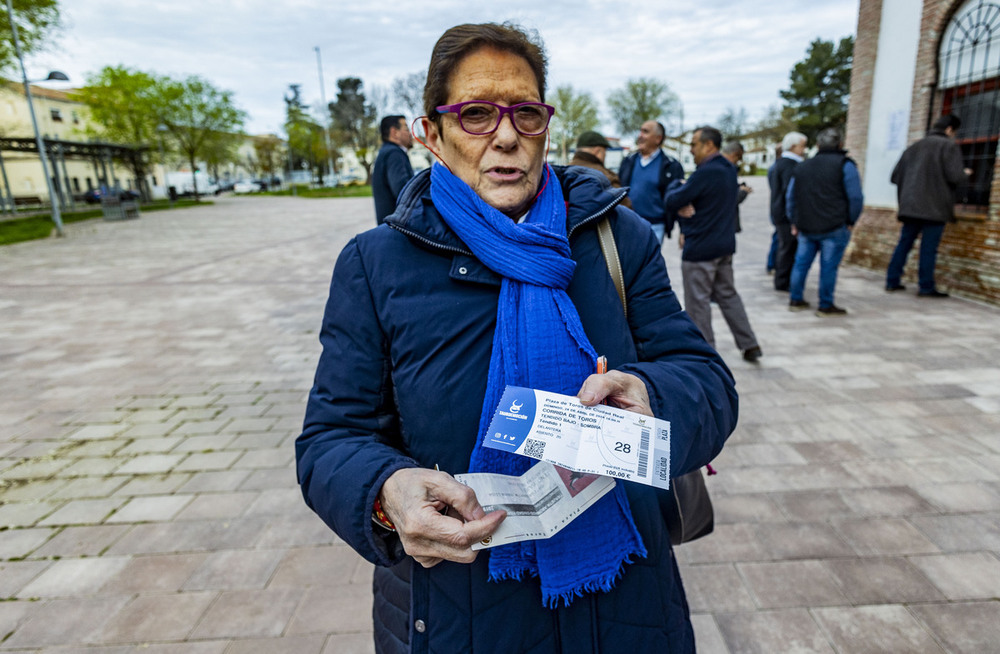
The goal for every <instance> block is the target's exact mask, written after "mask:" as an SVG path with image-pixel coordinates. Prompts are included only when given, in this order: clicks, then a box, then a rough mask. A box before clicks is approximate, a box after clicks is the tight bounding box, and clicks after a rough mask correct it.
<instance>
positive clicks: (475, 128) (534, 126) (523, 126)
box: [437, 100, 556, 136]
mask: <svg viewBox="0 0 1000 654" xmlns="http://www.w3.org/2000/svg"><path fill="white" fill-rule="evenodd" d="M437 110H438V112H440V113H442V114H447V113H453V114H455V116H457V117H458V124H459V126H461V128H462V130H464V131H465V132H468V133H469V134H474V135H476V136H485V135H486V134H492V133H493V132H495V131H497V128H498V127H500V121H501V120H503V116H504V114H509V115H510V122H511V124H512V125H514V129H515V130H517V133H518V134H520V135H521V136H540V135H541V134H544V133H545V130H546V129H548V127H549V120H551V119H552V114H554V113H555V112H556V110H555V107H551V106H549V105H547V104H542V103H541V102H521V103H518V104H515V105H511V106H509V107H505V106H503V105H502V104H496V103H495V102H486V101H485V100H470V101H469V102H459V103H458V104H443V105H441V106H440V107H437Z"/></svg>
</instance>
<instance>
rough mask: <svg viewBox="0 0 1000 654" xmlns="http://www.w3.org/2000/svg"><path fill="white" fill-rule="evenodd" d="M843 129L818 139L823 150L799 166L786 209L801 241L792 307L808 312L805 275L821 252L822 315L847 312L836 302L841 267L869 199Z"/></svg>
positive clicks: (791, 291) (827, 131)
mask: <svg viewBox="0 0 1000 654" xmlns="http://www.w3.org/2000/svg"><path fill="white" fill-rule="evenodd" d="M843 145H844V139H843V135H841V133H840V130H837V129H834V128H828V129H825V130H823V131H822V132H820V133H819V136H817V137H816V146H817V147H818V148H819V152H817V153H816V156H815V157H813V158H812V159H809V160H807V161H803V162H802V163H800V164H799V165H798V166H796V167H795V171H794V172H793V173H792V179H791V181H789V183H788V192H787V194H786V196H785V210H786V212H787V214H788V219H789V220H790V221H791V223H792V231H793V233H795V234H796V235H797V237H798V247H797V249H796V251H795V264H794V265H793V266H792V279H791V284H790V287H789V301H788V308H789V310H791V311H801V310H803V309H808V308H809V303H808V302H807V301H806V300H805V298H804V297H803V296H804V292H805V285H806V276H807V275H808V274H809V268H810V267H811V266H812V263H813V259H815V258H816V253H817V252H819V307H818V308H817V310H816V315H817V316H820V317H824V318H825V317H829V316H843V315H846V314H847V309H843V308H841V307H838V306H837V305H836V304H834V302H833V293H834V289H835V288H836V286H837V269H838V268H839V267H840V260H841V259H842V258H843V256H844V249H845V248H847V243H848V241H850V240H851V228H852V227H854V223H856V222H857V220H858V217H859V216H860V215H861V208H862V207H863V206H864V196H863V195H862V193H861V178H860V176H859V175H858V167H857V165H856V164H855V163H854V161H852V160H851V159H850V158H849V157H848V156H847V153H846V151H845V150H844V149H843Z"/></svg>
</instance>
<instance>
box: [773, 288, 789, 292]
mask: <svg viewBox="0 0 1000 654" xmlns="http://www.w3.org/2000/svg"><path fill="white" fill-rule="evenodd" d="M774 290H776V291H778V292H779V293H787V292H788V291H789V288H788V287H787V286H775V287H774Z"/></svg>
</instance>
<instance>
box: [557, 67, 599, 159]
mask: <svg viewBox="0 0 1000 654" xmlns="http://www.w3.org/2000/svg"><path fill="white" fill-rule="evenodd" d="M549 101H550V102H551V103H552V106H553V107H555V108H556V113H555V115H554V116H552V123H551V124H550V125H549V134H551V135H552V141H553V143H555V145H556V147H557V148H559V151H560V152H561V153H562V160H563V161H567V160H568V157H569V147H570V146H571V145H572V144H573V142H574V141H575V140H576V138H577V137H578V136H580V134H582V133H584V132H586V131H588V130H592V129H594V128H595V127H597V124H598V123H599V122H600V120H599V119H598V118H597V105H596V104H595V103H594V98H593V96H591V95H590V94H589V93H586V92H580V93H577V92H576V91H575V90H574V89H573V87H572V86H570V85H569V84H566V85H564V86H559V87H557V88H556V92H555V93H554V94H552V96H551V97H550V98H549Z"/></svg>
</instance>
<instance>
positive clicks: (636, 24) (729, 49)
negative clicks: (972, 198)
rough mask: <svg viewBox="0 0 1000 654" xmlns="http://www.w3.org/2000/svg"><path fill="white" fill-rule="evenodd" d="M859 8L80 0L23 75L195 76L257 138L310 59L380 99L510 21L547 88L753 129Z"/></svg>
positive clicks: (835, 2)
mask: <svg viewBox="0 0 1000 654" xmlns="http://www.w3.org/2000/svg"><path fill="white" fill-rule="evenodd" d="M857 6H858V0H808V2H806V1H802V0H769V2H768V3H766V4H765V3H757V2H745V1H744V0H701V1H699V0H671V1H670V2H663V1H659V2H651V1H644V0H614V1H612V0H574V1H569V0H550V1H548V2H541V1H538V0H535V1H533V2H526V1H524V0H508V1H507V2H504V3H492V4H488V5H486V4H480V3H469V2H467V1H464V0H463V1H459V0H438V1H436V2H434V3H401V2H398V1H394V2H389V1H385V0H367V1H365V2H352V3H346V2H339V3H338V2H334V3H331V2H320V1H319V0H283V1H282V2H274V1H273V0H225V1H222V0H219V1H214V2H208V1H205V0H202V1H201V2H195V1H193V0H172V1H170V2H167V1H165V0H143V2H136V3H127V4H126V3H121V2H120V0H114V1H112V0H74V1H73V2H71V3H64V4H63V7H62V11H63V16H64V23H65V29H64V30H63V31H62V32H61V33H60V34H58V35H57V40H56V43H55V44H54V45H53V47H52V48H50V50H49V51H48V52H46V53H42V54H40V55H36V56H35V57H33V58H32V59H31V60H30V61H29V68H31V69H33V70H32V71H29V74H30V75H33V76H41V75H44V72H42V73H41V75H39V74H37V71H43V69H45V70H47V69H49V68H57V69H60V70H63V71H65V72H67V73H68V74H69V75H70V76H71V78H72V80H73V82H74V83H76V84H81V83H83V81H84V80H85V79H86V75H87V74H88V73H94V72H96V71H98V70H99V69H100V68H102V67H103V66H105V65H117V64H125V65H128V66H131V67H134V68H137V69H140V70H145V71H154V72H158V73H162V74H169V75H172V76H177V77H183V76H186V75H191V74H197V75H201V76H203V77H206V78H208V79H209V80H211V81H212V82H213V83H214V84H216V85H217V86H219V87H221V88H224V89H229V90H232V91H234V92H235V93H236V99H237V102H238V103H239V104H240V105H241V107H242V108H244V109H245V110H247V111H248V112H249V114H250V120H249V123H248V129H249V130H250V131H253V132H265V131H280V129H281V125H282V123H283V120H284V102H283V100H282V98H283V96H284V94H285V92H286V90H287V88H288V85H289V84H291V83H299V84H301V85H302V92H303V97H304V98H305V100H306V101H307V103H309V104H314V103H317V102H318V101H319V96H320V91H319V78H318V72H317V67H316V53H315V51H314V50H313V48H314V47H316V46H319V47H320V48H321V51H322V57H323V69H324V73H325V85H326V95H327V99H328V100H332V99H333V96H334V94H335V91H336V79H337V78H340V77H347V76H356V77H361V78H362V79H363V80H364V82H365V84H366V86H371V85H378V86H382V87H388V86H389V85H390V84H391V82H392V80H393V79H394V78H396V77H399V76H402V75H405V74H408V73H411V72H413V71H416V70H421V69H423V68H424V67H426V63H427V60H428V58H429V55H430V51H431V48H432V47H433V45H434V42H435V41H436V40H437V38H438V37H439V36H440V34H441V33H442V32H443V31H444V30H445V29H447V28H448V27H451V26H452V25H455V24H458V23H461V22H483V21H498V22H503V21H506V20H513V21H515V22H519V23H521V24H523V25H524V26H526V27H529V28H534V29H537V30H538V32H539V33H540V35H541V36H542V38H543V39H544V41H545V43H546V46H547V49H548V53H549V59H550V74H549V82H550V84H549V86H550V88H554V87H555V86H557V85H559V84H572V85H573V86H574V87H575V88H577V89H578V90H587V91H590V92H591V93H592V94H593V95H594V97H595V98H597V99H598V100H600V101H601V102H603V100H604V98H605V97H606V96H607V93H608V92H609V91H611V90H612V89H614V88H616V87H620V86H621V85H622V84H623V83H624V82H625V80H627V79H628V78H630V77H655V78H658V79H662V80H664V81H666V82H668V83H669V84H670V86H671V88H672V89H673V90H674V91H675V92H676V93H677V94H678V95H679V96H680V97H681V100H682V102H683V104H684V109H685V123H686V124H688V125H690V124H694V123H695V122H706V121H711V120H714V119H715V118H716V117H718V115H719V114H720V113H721V112H722V111H723V110H724V109H725V107H726V106H729V105H733V106H740V105H742V106H745V107H746V108H747V110H748V112H749V113H750V114H751V115H752V116H756V115H760V114H761V113H763V111H764V110H765V109H766V108H767V106H768V105H771V104H777V103H779V102H780V100H779V98H778V90H780V89H782V88H785V87H786V86H787V84H788V72H789V70H790V69H791V67H792V66H793V65H794V63H795V62H796V61H798V60H800V59H802V58H803V57H804V55H805V51H806V48H807V47H808V45H809V42H810V41H811V40H813V39H814V38H817V37H822V38H824V39H827V40H830V39H839V38H841V37H843V36H847V35H849V34H853V32H854V29H855V24H856V21H857Z"/></svg>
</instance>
